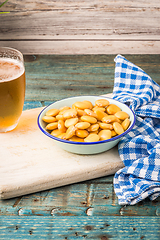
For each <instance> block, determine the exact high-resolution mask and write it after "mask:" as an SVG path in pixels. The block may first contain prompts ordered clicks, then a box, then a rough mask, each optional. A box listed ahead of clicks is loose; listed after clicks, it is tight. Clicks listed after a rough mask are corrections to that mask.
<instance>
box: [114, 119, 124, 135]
mask: <svg viewBox="0 0 160 240" xmlns="http://www.w3.org/2000/svg"><path fill="white" fill-rule="evenodd" d="M113 128H114V131H115V132H116V133H117V134H118V135H120V134H122V133H124V129H123V127H122V125H121V124H120V123H118V122H114V123H113Z"/></svg>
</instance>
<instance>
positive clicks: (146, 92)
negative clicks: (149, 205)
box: [113, 55, 160, 205]
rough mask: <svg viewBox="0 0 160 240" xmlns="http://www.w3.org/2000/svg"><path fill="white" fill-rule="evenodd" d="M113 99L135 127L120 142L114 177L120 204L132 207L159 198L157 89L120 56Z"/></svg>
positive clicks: (159, 90) (159, 98)
mask: <svg viewBox="0 0 160 240" xmlns="http://www.w3.org/2000/svg"><path fill="white" fill-rule="evenodd" d="M115 62H116V67H115V83H114V89H113V98H114V99H116V100H119V101H121V102H123V103H126V104H127V105H128V106H129V107H130V108H131V109H132V110H133V111H134V112H135V115H136V124H135V126H134V128H133V129H132V130H131V131H130V132H129V133H128V134H126V135H125V136H124V137H123V138H122V140H121V141H120V142H119V145H118V151H119V155H120V158H121V159H122V161H123V163H124V165H125V167H124V168H123V169H120V170H119V171H118V172H117V173H116V174H115V177H114V189H115V193H116V195H117V197H118V201H119V204H120V205H134V204H136V203H137V202H139V201H142V200H143V199H145V198H147V197H149V198H150V200H154V199H156V198H157V197H158V196H159V195H160V86H159V85H158V84H157V83H155V82H154V81H153V80H152V79H151V78H150V77H149V76H148V75H147V74H146V73H145V72H144V71H143V70H142V69H141V68H139V67H137V66H136V65H134V64H133V63H131V62H129V61H128V60H127V59H125V58H124V57H123V56H121V55H118V56H117V57H116V58H115Z"/></svg>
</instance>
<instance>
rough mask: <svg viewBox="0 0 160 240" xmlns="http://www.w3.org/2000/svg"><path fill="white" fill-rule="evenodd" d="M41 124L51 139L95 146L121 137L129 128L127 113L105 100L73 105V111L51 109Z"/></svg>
mask: <svg viewBox="0 0 160 240" xmlns="http://www.w3.org/2000/svg"><path fill="white" fill-rule="evenodd" d="M42 120H43V121H44V122H45V123H46V130H47V131H48V132H49V133H50V134H51V135H53V136H55V137H57V138H61V139H65V140H68V141H76V142H97V141H103V140H107V139H110V138H112V137H115V136H116V135H120V134H122V133H123V132H124V131H126V130H127V129H128V127H129V125H130V119H129V115H128V113H126V112H124V111H122V110H121V109H120V108H119V107H118V106H117V105H115V104H110V103H109V101H108V100H106V99H98V100H96V101H95V104H94V105H93V104H92V103H91V102H90V101H87V100H85V101H78V102H75V103H74V104H73V105H72V107H68V106H64V107H61V108H60V109H50V110H48V111H47V112H46V114H45V116H44V117H43V118H42Z"/></svg>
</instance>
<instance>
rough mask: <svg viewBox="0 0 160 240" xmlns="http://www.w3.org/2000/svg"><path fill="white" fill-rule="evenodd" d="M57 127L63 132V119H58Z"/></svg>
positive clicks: (64, 128) (64, 130)
mask: <svg viewBox="0 0 160 240" xmlns="http://www.w3.org/2000/svg"><path fill="white" fill-rule="evenodd" d="M58 129H59V130H60V131H61V132H62V133H65V132H66V130H67V128H66V127H65V122H64V121H63V120H59V121H58Z"/></svg>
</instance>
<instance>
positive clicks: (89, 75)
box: [0, 1, 160, 240]
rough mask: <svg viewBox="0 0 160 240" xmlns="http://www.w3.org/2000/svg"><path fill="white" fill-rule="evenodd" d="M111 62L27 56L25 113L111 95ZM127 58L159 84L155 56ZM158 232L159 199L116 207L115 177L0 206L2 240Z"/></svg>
mask: <svg viewBox="0 0 160 240" xmlns="http://www.w3.org/2000/svg"><path fill="white" fill-rule="evenodd" d="M19 2H21V1H19ZM51 2H53V1H51ZM21 3H22V2H21ZM142 3H143V2H142ZM33 4H34V3H33ZM151 4H152V3H151ZM114 57H115V55H90V56H86V55H85V56H81V55H76V56H70V55H68V56H62V55H60V56H57V55H52V56H50V55H49V56H47V55H45V56H41V55H26V56H25V66H26V77H27V88H26V101H25V104H24V109H30V108H35V107H41V106H44V105H47V104H49V103H50V102H52V101H56V100H58V99H62V98H64V97H67V96H72V95H74V94H84V93H85V94H86V93H89V94H99V95H100V94H105V93H107V92H111V91H112V89H113V80H114V61H113V60H114ZM125 57H127V59H129V60H130V61H132V62H133V63H135V64H137V65H138V66H140V67H141V68H142V69H143V70H145V71H146V72H147V73H148V74H149V75H150V76H151V77H152V78H153V80H155V81H156V82H157V83H159V84H160V77H159V76H160V57H159V55H125ZM86 80H87V81H86ZM61 81H62V82H63V84H62V85H61ZM87 82H88V83H89V87H87V86H86V83H87ZM58 83H59V85H58ZM99 86H101V88H99ZM63 87H64V89H63ZM73 87H74V88H73ZM54 88H56V89H57V91H58V94H57V92H56V91H54ZM73 89H74V91H73ZM89 90H90V91H89ZM53 93H54V94H53ZM159 226H160V197H159V198H157V199H156V200H154V201H150V200H149V199H145V200H143V201H141V202H139V203H138V204H136V205H134V206H120V205H119V204H118V200H117V197H116V195H115V193H114V187H113V175H111V176H107V177H103V178H98V179H93V180H89V181H85V182H81V183H78V184H71V185H67V186H65V187H59V188H55V189H51V190H49V191H43V192H38V193H35V194H30V195H26V196H22V197H17V198H12V199H8V200H0V239H5V240H6V239H7V240H8V239H14V240H15V239H35V238H36V239H57V240H58V239H61V240H64V239H68V240H75V239H78V240H80V239H96V240H111V239H116V240H117V239H118V240H119V239H120V240H121V239H122V240H124V239H133V240H135V239H146V240H151V239H152V240H159V239H160V231H159V230H160V229H159Z"/></svg>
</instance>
